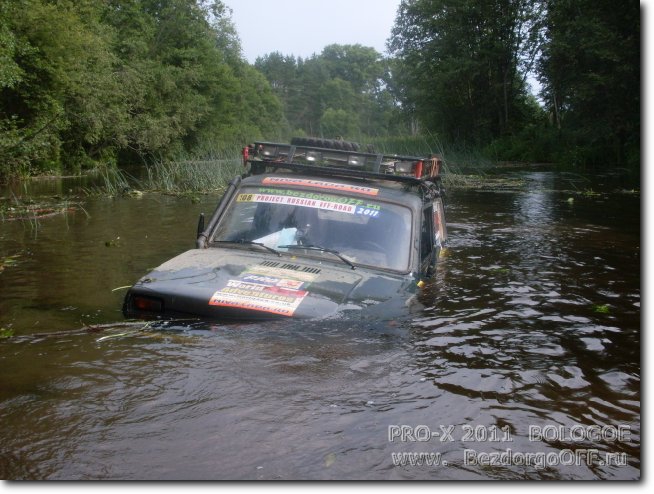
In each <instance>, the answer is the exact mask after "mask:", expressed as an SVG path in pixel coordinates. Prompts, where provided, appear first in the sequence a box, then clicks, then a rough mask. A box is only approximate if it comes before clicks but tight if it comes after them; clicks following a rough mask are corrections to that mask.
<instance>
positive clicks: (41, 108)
mask: <svg viewBox="0 0 654 494" xmlns="http://www.w3.org/2000/svg"><path fill="white" fill-rule="evenodd" d="M240 35H241V36H248V35H252V34H250V33H249V31H248V30H247V27H246V26H243V27H241V32H240ZM257 35H258V34H257ZM388 47H389V55H388V56H383V55H382V54H380V53H378V52H377V51H376V50H374V49H373V48H370V47H365V46H362V45H330V46H327V47H325V48H324V49H323V51H322V52H321V53H319V54H315V55H313V56H312V57H309V58H305V59H302V58H297V57H294V56H291V55H285V54H281V53H270V54H268V55H265V56H263V57H260V58H259V59H257V60H256V62H255V63H254V64H249V63H248V62H247V61H245V60H244V58H243V56H242V54H241V48H240V41H239V36H238V34H237V32H236V28H235V26H234V25H233V23H232V21H231V18H230V11H229V9H228V8H227V7H226V6H225V5H224V4H223V3H222V2H221V1H219V0H107V1H104V2H97V1H94V0H75V1H72V0H57V1H54V0H14V1H12V2H2V3H1V4H0V181H3V180H7V179H9V178H11V177H21V176H29V175H35V174H46V173H49V174H61V173H64V172H65V173H71V172H73V173H79V172H82V171H84V170H87V169H92V168H97V167H98V166H99V167H101V168H103V169H110V168H112V167H115V165H116V164H121V165H122V164H132V165H133V164H134V163H140V164H141V165H140V166H141V168H142V169H143V170H146V173H148V174H149V183H151V184H152V185H153V187H154V188H158V189H162V190H165V189H166V188H171V187H173V186H172V185H171V184H173V183H176V185H174V187H177V188H179V184H180V183H181V184H182V186H181V188H182V189H186V188H191V187H196V185H193V180H195V179H197V180H200V181H201V182H203V185H204V186H205V187H202V188H206V183H205V182H206V180H209V179H210V178H215V173H214V172H215V170H216V169H222V168H225V167H226V165H225V166H223V165H221V163H228V162H231V159H232V158H236V157H237V152H236V151H234V150H235V149H236V148H237V147H238V146H241V145H243V144H244V143H247V142H249V141H251V140H253V139H269V140H277V139H279V140H285V139H288V138H290V137H291V136H294V135H317V136H323V137H327V138H333V137H336V136H342V137H343V138H345V139H350V140H356V141H359V142H362V143H370V144H373V145H374V146H375V147H376V148H377V149H379V150H382V151H385V152H397V153H423V152H437V153H439V154H443V155H444V156H445V158H446V163H447V165H448V167H449V168H448V169H449V170H450V171H457V170H458V169H459V168H467V167H468V166H469V165H476V166H479V165H480V164H481V163H487V164H493V163H496V162H498V161H520V162H557V163H561V164H564V165H565V166H569V167H576V168H582V167H606V166H612V167H623V168H624V169H626V170H630V171H631V172H632V173H634V174H636V175H637V174H638V171H639V162H640V10H639V6H637V5H636V4H635V3H632V2H630V3H627V4H624V5H621V6H620V7H619V8H616V6H615V4H614V3H612V2H607V1H603V0H601V1H597V0H548V1H545V0H403V1H402V2H401V3H400V6H399V9H398V12H397V17H396V20H395V26H394V28H393V31H392V34H391V36H390V38H389V40H388ZM533 85H536V86H537V87H538V89H537V90H534V89H533V88H532V86H533ZM221 160H222V161H221ZM208 161H211V162H212V163H213V164H212V165H211V166H204V167H203V165H201V163H205V162H208ZM184 169H189V170H184ZM188 171H190V172H191V173H187V172H188ZM193 177H194V178H193Z"/></svg>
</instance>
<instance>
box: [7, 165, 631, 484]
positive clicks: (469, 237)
mask: <svg viewBox="0 0 654 494" xmlns="http://www.w3.org/2000/svg"><path fill="white" fill-rule="evenodd" d="M521 178H523V179H524V180H525V181H526V184H525V185H524V187H520V188H517V189H515V190H501V191H497V190H496V191H488V190H451V191H450V192H449V197H448V203H447V206H446V213H447V219H448V222H449V236H450V243H449V246H448V249H447V251H446V252H445V255H444V256H443V257H442V262H441V263H440V265H439V267H438V271H437V274H436V276H435V278H434V280H433V282H431V283H429V284H428V285H427V286H425V287H424V289H423V291H422V293H421V294H420V300H419V301H420V303H419V304H414V305H413V306H412V307H410V308H409V309H407V314H406V315H405V316H404V317H402V318H399V319H397V320H392V321H375V320H369V319H367V318H366V317H365V316H363V315H362V316H361V317H360V318H359V319H357V320H355V321H346V320H331V321H322V322H313V323H304V324H293V323H289V322H288V321H285V322H284V323H277V324H268V323H267V324H266V325H229V326H226V325H221V324H205V325H197V324H195V325H194V324H190V323H187V325H186V326H184V323H181V324H177V325H168V326H164V327H147V326H144V325H143V324H141V323H138V324H126V323H125V321H124V319H123V317H122V315H121V311H120V309H121V303H122V298H123V296H124V293H125V288H124V287H125V286H127V285H130V284H131V283H133V282H134V281H135V280H136V279H138V278H139V277H140V276H142V275H143V274H145V273H146V272H147V271H148V270H149V269H150V268H153V267H155V266H157V265H158V264H160V263H161V262H163V261H164V260H166V259H168V258H169V257H172V256H173V255H175V254H177V253H179V252H181V251H183V250H185V249H187V248H191V247H193V244H194V236H195V229H196V219H197V215H198V213H199V212H200V211H204V212H207V213H210V212H211V211H212V209H213V206H214V204H215V202H216V201H217V199H218V197H217V196H211V195H209V196H200V197H199V199H193V198H173V197H169V196H163V195H156V194H145V195H143V196H142V197H123V198H115V199H110V198H103V197H90V198H83V199H80V200H79V201H81V202H79V201H78V202H75V201H72V202H71V206H70V207H69V208H68V211H67V212H65V213H61V214H54V215H51V216H48V217H44V218H42V219H39V220H29V219H24V220H9V219H8V218H5V220H4V221H0V331H2V332H1V333H0V335H4V337H2V338H1V339H0V478H3V479H375V480H376V479H380V480H381V479H444V480H454V479H462V480H474V479H504V480H509V479H566V480H570V479H637V478H639V477H640V456H641V455H640V450H641V448H640V436H641V434H640V386H641V382H640V374H641V370H640V369H641V365H640V354H641V346H640V345H641V338H640V323H641V319H640V297H641V295H640V285H641V279H640V196H639V195H638V194H630V193H615V192H613V189H614V187H612V186H607V187H606V192H604V190H603V189H602V188H601V186H595V188H593V191H594V192H592V193H585V194H580V193H575V191H579V190H583V189H584V188H586V189H587V190H590V188H589V187H588V185H587V183H586V182H584V181H580V182H575V181H574V180H570V177H566V176H562V175H558V174H555V173H550V172H530V173H523V174H522V175H521ZM573 178H574V177H573ZM51 187H52V190H48V191H46V193H47V194H50V195H52V194H61V195H66V194H67V193H68V189H67V185H66V184H63V185H62V184H61V183H60V182H57V183H53V184H52V185H51ZM12 194H14V195H16V197H19V196H20V191H14V192H13V193H12ZM5 196H6V197H7V196H9V192H6V194H5Z"/></svg>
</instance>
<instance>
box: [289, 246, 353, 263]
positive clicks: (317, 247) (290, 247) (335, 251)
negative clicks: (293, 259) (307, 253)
mask: <svg viewBox="0 0 654 494" xmlns="http://www.w3.org/2000/svg"><path fill="white" fill-rule="evenodd" d="M277 248H278V249H305V250H318V251H320V252H328V253H330V254H333V255H335V256H336V257H338V258H339V259H340V260H341V261H343V262H344V263H345V264H347V265H348V266H350V267H351V268H352V269H356V266H355V265H354V264H353V263H352V261H350V260H349V259H348V258H347V257H344V256H342V255H341V253H340V252H339V251H337V250H334V249H327V248H325V247H321V246H320V245H296V244H293V245H278V246H277Z"/></svg>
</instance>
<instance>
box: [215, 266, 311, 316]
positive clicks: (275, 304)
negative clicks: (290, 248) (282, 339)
mask: <svg viewBox="0 0 654 494" xmlns="http://www.w3.org/2000/svg"><path fill="white" fill-rule="evenodd" d="M289 271H291V270H287V269H275V268H273V269H270V268H269V267H267V266H253V267H252V268H250V269H247V270H245V271H244V272H243V273H241V275H240V276H239V277H238V279H231V280H229V281H228V282H227V286H225V287H223V288H221V289H220V290H218V291H217V292H216V293H214V294H213V296H212V297H211V299H210V300H209V305H216V306H222V307H233V308H237V309H248V310H256V311H261V312H269V313H271V314H279V315H282V316H288V317H290V316H292V315H293V314H294V313H295V310H296V309H297V308H298V307H299V306H300V304H301V303H302V301H303V300H304V298H305V297H306V296H307V295H308V294H309V292H308V291H307V290H300V288H301V287H302V286H303V285H305V284H307V283H308V282H310V281H313V279H315V277H316V276H317V275H316V274H312V273H302V276H297V274H300V273H296V272H292V274H293V275H294V277H293V278H290V277H288V275H289V274H290V273H289ZM275 275H277V276H275ZM298 278H301V279H298Z"/></svg>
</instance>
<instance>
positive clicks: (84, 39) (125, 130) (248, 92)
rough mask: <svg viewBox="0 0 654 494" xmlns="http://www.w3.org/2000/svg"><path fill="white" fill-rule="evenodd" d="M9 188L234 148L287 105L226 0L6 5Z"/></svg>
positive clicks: (2, 46)
mask: <svg viewBox="0 0 654 494" xmlns="http://www.w3.org/2000/svg"><path fill="white" fill-rule="evenodd" d="M0 62H1V63H0V180H2V179H5V178H6V177H8V176H12V175H24V174H30V173H38V172H43V171H48V170H50V171H59V170H61V169H62V168H63V167H66V168H67V169H70V170H73V171H79V170H80V169H81V168H84V167H90V166H95V164H97V163H107V162H111V161H114V160H116V159H121V160H134V159H135V158H139V159H140V158H149V157H173V156H175V155H177V154H178V153H187V154H189V153H196V152H199V151H201V150H208V149H224V148H226V147H229V146H230V145H233V144H236V143H235V142H234V141H238V143H239V144H241V143H242V142H243V141H248V140H250V139H252V138H259V137H262V136H263V135H264V134H267V133H269V134H273V133H277V132H278V128H279V126H280V125H283V122H284V119H283V115H282V112H281V105H280V102H279V101H278V99H277V98H276V96H275V95H274V94H273V93H272V90H271V88H270V85H269V84H268V83H267V81H266V80H265V79H264V78H263V77H262V76H261V75H260V74H259V73H258V72H257V71H256V70H254V69H252V68H251V67H250V66H249V65H248V64H247V63H246V62H245V61H244V60H243V59H242V56H241V48H240V42H239V40H238V36H237V35H236V30H235V28H234V26H233V24H232V23H231V18H230V11H229V9H227V8H226V7H225V5H224V4H223V3H222V2H220V1H219V0H106V1H104V2H97V1H94V0H59V1H56V2H53V1H50V0H15V1H13V2H3V3H0Z"/></svg>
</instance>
